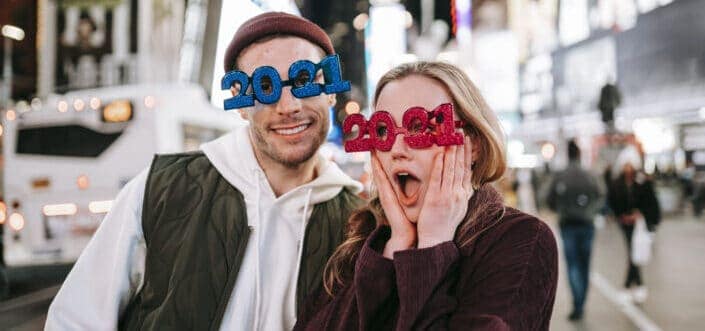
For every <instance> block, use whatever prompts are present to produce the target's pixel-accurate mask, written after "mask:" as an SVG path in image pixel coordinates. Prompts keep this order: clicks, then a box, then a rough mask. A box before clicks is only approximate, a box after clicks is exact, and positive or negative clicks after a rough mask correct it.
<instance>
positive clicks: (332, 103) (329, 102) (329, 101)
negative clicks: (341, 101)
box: [328, 94, 338, 107]
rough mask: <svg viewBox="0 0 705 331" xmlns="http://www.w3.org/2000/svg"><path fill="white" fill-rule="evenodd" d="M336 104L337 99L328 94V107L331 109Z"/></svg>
mask: <svg viewBox="0 0 705 331" xmlns="http://www.w3.org/2000/svg"><path fill="white" fill-rule="evenodd" d="M337 102H338V98H337V97H336V95H335V94H329V95H328V105H329V106H331V107H335V104H336V103H337Z"/></svg>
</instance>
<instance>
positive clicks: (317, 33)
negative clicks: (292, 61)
mask: <svg viewBox="0 0 705 331" xmlns="http://www.w3.org/2000/svg"><path fill="white" fill-rule="evenodd" d="M275 34H282V35H291V36H296V37H301V38H303V39H306V40H308V41H310V42H312V43H313V44H315V45H317V46H319V47H321V48H322V49H323V50H324V51H325V52H326V54H328V55H330V54H333V53H335V50H334V49H333V43H332V42H331V41H330V38H329V37H328V35H327V34H326V33H325V31H323V29H321V28H320V27H319V26H318V25H316V24H314V23H313V22H311V21H309V20H307V19H305V18H302V17H298V16H295V15H291V14H287V13H282V12H267V13H264V14H260V15H257V16H255V17H253V18H251V19H249V20H247V21H246V22H245V23H243V24H242V25H241V26H240V28H239V29H238V30H237V32H236V33H235V36H234V37H233V40H231V41H230V45H228V49H227V51H225V61H223V62H224V63H223V64H224V69H225V72H228V71H230V70H234V69H235V60H237V57H238V55H240V52H241V51H242V50H243V49H245V48H246V47H247V46H249V45H250V44H252V43H253V42H255V41H257V40H258V39H262V38H264V37H266V36H271V35H275Z"/></svg>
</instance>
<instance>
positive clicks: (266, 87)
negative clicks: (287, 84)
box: [259, 77, 272, 94]
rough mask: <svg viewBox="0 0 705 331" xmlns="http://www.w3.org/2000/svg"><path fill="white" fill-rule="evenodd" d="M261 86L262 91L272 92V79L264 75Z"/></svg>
mask: <svg viewBox="0 0 705 331" xmlns="http://www.w3.org/2000/svg"><path fill="white" fill-rule="evenodd" d="M259 86H260V88H261V89H262V92H264V93H266V94H269V93H272V80H271V79H270V78H269V77H262V80H261V81H260V83H259Z"/></svg>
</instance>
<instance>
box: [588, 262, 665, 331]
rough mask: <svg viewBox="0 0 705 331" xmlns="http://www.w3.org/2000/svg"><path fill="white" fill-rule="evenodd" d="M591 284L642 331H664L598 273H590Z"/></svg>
mask: <svg viewBox="0 0 705 331" xmlns="http://www.w3.org/2000/svg"><path fill="white" fill-rule="evenodd" d="M590 284H592V285H594V286H595V287H596V288H597V289H598V290H599V291H600V293H602V295H604V296H605V297H606V298H607V300H609V301H612V303H613V304H615V305H616V306H617V307H618V308H619V310H621V311H622V313H624V315H627V317H629V319H630V320H632V322H633V323H634V324H635V325H636V326H637V327H638V328H639V330H642V331H662V329H661V328H660V327H659V326H658V325H656V323H654V321H652V320H651V319H650V318H649V317H648V316H646V314H645V313H644V312H643V311H642V310H641V309H639V307H637V306H636V305H634V303H633V302H631V300H629V299H627V298H625V297H623V296H620V293H621V292H620V291H619V290H618V289H617V288H615V287H614V286H612V284H610V282H609V281H608V280H607V279H605V277H603V276H602V275H601V274H600V273H598V272H591V273H590Z"/></svg>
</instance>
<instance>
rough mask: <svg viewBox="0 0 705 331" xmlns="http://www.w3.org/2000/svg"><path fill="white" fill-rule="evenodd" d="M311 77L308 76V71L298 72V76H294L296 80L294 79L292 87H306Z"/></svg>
mask: <svg viewBox="0 0 705 331" xmlns="http://www.w3.org/2000/svg"><path fill="white" fill-rule="evenodd" d="M310 78H311V76H309V74H308V71H300V72H299V74H298V75H296V78H294V84H293V85H294V87H302V86H304V85H306V84H307V83H308V82H309V79H310Z"/></svg>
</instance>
